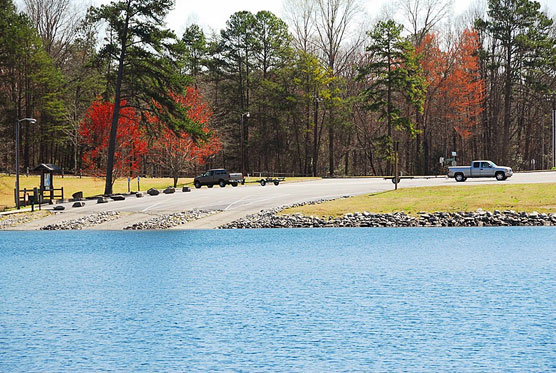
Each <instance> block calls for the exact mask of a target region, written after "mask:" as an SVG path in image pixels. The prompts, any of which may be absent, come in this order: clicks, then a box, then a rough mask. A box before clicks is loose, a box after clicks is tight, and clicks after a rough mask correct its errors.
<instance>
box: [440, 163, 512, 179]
mask: <svg viewBox="0 0 556 373" xmlns="http://www.w3.org/2000/svg"><path fill="white" fill-rule="evenodd" d="M513 174H514V173H513V171H512V169H511V168H510V167H503V166H497V165H496V164H494V162H491V161H473V162H472V163H471V166H468V167H457V166H456V167H448V177H453V178H455V179H456V181H458V182H462V181H465V180H467V178H468V177H495V178H496V180H498V181H502V180H506V179H507V178H509V177H511V176H512V175H513Z"/></svg>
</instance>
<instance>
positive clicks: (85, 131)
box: [79, 101, 147, 183]
mask: <svg viewBox="0 0 556 373" xmlns="http://www.w3.org/2000/svg"><path fill="white" fill-rule="evenodd" d="M122 106H124V107H123V108H122V109H121V110H120V118H119V121H118V131H117V134H116V151H115V153H114V169H113V172H112V183H113V182H114V181H115V180H116V179H117V178H118V177H128V176H131V177H134V176H135V175H137V173H138V172H139V170H140V165H141V158H142V156H143V155H145V154H146V153H147V143H146V141H145V140H144V137H143V135H142V132H141V130H140V128H139V120H140V118H139V116H138V115H137V114H136V112H135V110H134V109H133V108H130V107H125V103H123V105H122ZM113 110H114V104H113V103H111V102H100V101H96V102H93V104H92V105H91V106H90V107H89V109H88V111H87V114H86V115H85V118H84V119H83V121H82V122H81V126H80V129H79V133H80V135H81V137H82V142H83V145H84V146H85V152H84V154H83V165H84V167H85V169H86V170H87V171H88V172H89V173H90V174H92V175H94V176H99V177H105V176H106V160H107V156H108V140H109V136H110V128H111V125H112V112H113Z"/></svg>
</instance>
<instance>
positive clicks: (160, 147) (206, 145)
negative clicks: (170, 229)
mask: <svg viewBox="0 0 556 373" xmlns="http://www.w3.org/2000/svg"><path fill="white" fill-rule="evenodd" d="M173 97H174V100H176V102H177V103H179V104H181V105H182V106H183V107H184V108H187V115H188V117H189V119H191V120H192V121H193V122H195V123H197V124H199V125H201V126H202V129H203V131H204V132H205V133H206V134H208V136H209V137H208V140H206V141H203V142H196V141H194V139H192V138H191V136H189V135H188V134H187V133H185V132H175V131H173V130H171V129H169V128H168V126H166V124H164V123H161V122H160V121H159V120H158V118H156V117H152V116H151V117H149V118H148V119H149V122H151V124H157V125H160V126H161V131H162V133H161V135H160V136H159V137H157V138H156V139H154V143H153V146H152V148H151V149H152V151H151V155H152V156H153V160H154V161H155V162H156V163H157V164H158V165H159V166H161V167H162V168H163V169H165V170H166V171H167V172H168V173H169V175H170V176H171V177H172V178H173V179H174V187H176V185H177V183H178V178H179V176H180V174H182V173H183V172H185V171H188V170H191V169H192V168H193V167H194V166H195V165H203V164H204V163H205V162H206V160H207V159H208V158H209V157H210V156H212V155H214V154H216V153H218V152H219V151H220V149H221V148H222V144H221V142H220V139H219V138H218V137H217V136H216V134H215V133H214V131H211V130H210V128H209V126H208V124H209V121H210V118H211V116H212V112H211V110H210V108H209V107H208V105H207V104H206V103H205V102H203V101H202V97H201V95H200V93H199V91H198V90H197V89H195V88H193V87H188V88H187V89H186V92H185V94H184V95H173Z"/></svg>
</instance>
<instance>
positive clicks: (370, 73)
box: [358, 20, 426, 171]
mask: <svg viewBox="0 0 556 373" xmlns="http://www.w3.org/2000/svg"><path fill="white" fill-rule="evenodd" d="M402 28H403V27H402V26H401V25H397V24H396V23H395V22H394V21H392V20H388V21H381V22H379V23H378V24H377V26H376V27H375V28H374V29H373V30H372V31H371V32H369V33H368V35H369V37H370V39H371V40H370V44H369V45H368V47H367V48H366V51H367V53H368V61H367V62H366V63H365V64H364V65H363V66H361V67H360V69H359V77H358V79H360V80H363V81H364V82H365V83H366V88H364V89H363V91H362V93H361V98H362V100H363V105H364V106H365V107H366V108H367V109H368V110H370V111H371V112H376V113H378V114H379V120H381V121H386V135H385V136H383V137H382V138H381V139H379V141H380V143H381V145H382V146H381V147H382V149H383V151H384V156H385V157H386V159H390V155H391V152H392V142H393V137H394V131H395V130H399V131H402V132H405V133H407V134H409V135H410V136H414V135H415V133H416V129H415V124H414V122H413V121H412V118H411V116H410V115H408V113H407V111H406V110H405V107H406V105H410V106H411V107H412V108H413V110H414V111H415V112H422V110H423V104H424V93H425V86H426V80H425V78H424V76H423V73H422V68H421V66H420V65H419V62H418V58H417V55H416V53H415V49H414V47H413V46H412V44H411V43H410V42H409V41H408V40H406V39H404V38H403V37H402V36H401V31H402ZM388 168H390V167H388ZM389 171H391V170H389Z"/></svg>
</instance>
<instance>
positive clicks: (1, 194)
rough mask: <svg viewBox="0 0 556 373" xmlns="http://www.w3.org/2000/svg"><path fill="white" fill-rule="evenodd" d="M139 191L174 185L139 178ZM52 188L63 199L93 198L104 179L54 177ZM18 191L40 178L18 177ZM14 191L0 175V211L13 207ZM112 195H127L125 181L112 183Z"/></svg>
mask: <svg viewBox="0 0 556 373" xmlns="http://www.w3.org/2000/svg"><path fill="white" fill-rule="evenodd" d="M140 183H141V190H147V189H149V188H157V189H163V188H166V187H168V186H172V185H174V180H173V179H171V178H141V180H140ZM192 183H193V179H192V178H182V179H179V180H178V186H182V185H192ZM53 184H54V187H55V188H61V187H63V188H64V197H65V198H71V195H72V194H73V193H75V192H79V191H82V192H83V195H84V196H86V197H87V196H95V195H100V194H103V193H104V179H101V178H94V177H83V178H79V177H78V176H64V178H62V177H61V176H57V175H55V176H54V182H53ZM19 185H20V189H24V188H27V189H33V188H35V187H39V186H40V177H39V176H36V175H31V176H29V177H27V176H20V177H19ZM14 189H15V176H7V175H0V211H2V209H3V207H8V208H10V207H13V206H14V205H15V201H14ZM131 191H137V179H133V180H131ZM114 193H127V179H118V180H116V182H115V183H114Z"/></svg>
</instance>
